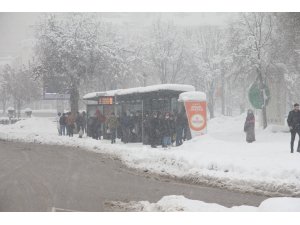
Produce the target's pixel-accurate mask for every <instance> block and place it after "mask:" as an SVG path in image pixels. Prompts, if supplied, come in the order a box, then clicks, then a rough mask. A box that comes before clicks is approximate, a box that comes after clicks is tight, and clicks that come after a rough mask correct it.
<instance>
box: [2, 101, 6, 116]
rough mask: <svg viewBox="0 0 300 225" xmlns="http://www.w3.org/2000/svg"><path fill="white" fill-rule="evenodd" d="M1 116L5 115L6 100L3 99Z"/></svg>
mask: <svg viewBox="0 0 300 225" xmlns="http://www.w3.org/2000/svg"><path fill="white" fill-rule="evenodd" d="M2 110H3V111H2V114H3V115H5V111H6V100H5V99H4V100H3V101H2Z"/></svg>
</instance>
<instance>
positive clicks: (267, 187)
mask: <svg viewBox="0 0 300 225" xmlns="http://www.w3.org/2000/svg"><path fill="white" fill-rule="evenodd" d="M244 119H245V116H244V115H242V116H238V117H224V116H221V117H218V118H215V119H212V120H210V121H209V123H208V134H207V135H204V136H201V137H198V138H196V139H194V140H191V141H188V142H185V143H184V145H182V146H180V147H173V148H171V149H167V150H164V149H162V148H157V149H152V148H150V147H149V146H143V145H142V144H136V143H130V144H126V145H125V144H122V143H120V142H117V144H114V145H111V144H110V141H108V140H104V141H97V140H93V139H91V138H87V137H85V138H82V139H79V138H78V137H77V136H74V137H73V138H69V137H60V136H58V135H57V129H56V123H55V122H54V118H35V117H33V118H30V119H26V120H22V121H19V122H17V123H16V124H13V125H0V138H1V139H5V140H20V141H26V142H36V143H44V144H59V145H68V146H75V147H83V148H85V149H87V150H91V151H96V152H102V153H108V154H111V155H113V156H116V157H118V158H120V159H121V160H122V161H123V162H124V163H125V164H126V165H128V166H129V167H133V168H136V169H142V170H145V171H149V172H154V173H159V174H163V175H167V176H174V177H177V178H180V179H184V180H189V181H190V182H195V183H204V184H210V185H214V186H219V187H225V188H228V189H233V190H241V191H249V192H256V193H264V194H268V195H270V196H299V195H300V154H299V153H294V154H291V153H290V149H289V141H290V134H289V133H282V132H280V133H272V132H271V129H267V130H261V129H257V130H256V139H257V141H256V142H254V143H251V144H248V143H246V142H245V134H244V132H243V124H244ZM297 141H298V140H296V142H297ZM295 144H296V143H295ZM295 148H296V146H295Z"/></svg>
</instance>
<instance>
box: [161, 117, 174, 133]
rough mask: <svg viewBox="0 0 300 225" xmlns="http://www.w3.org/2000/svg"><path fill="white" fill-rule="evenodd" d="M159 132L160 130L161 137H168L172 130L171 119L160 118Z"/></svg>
mask: <svg viewBox="0 0 300 225" xmlns="http://www.w3.org/2000/svg"><path fill="white" fill-rule="evenodd" d="M160 132H161V135H162V136H163V137H170V136H171V133H172V130H171V121H170V119H163V120H161V123H160Z"/></svg>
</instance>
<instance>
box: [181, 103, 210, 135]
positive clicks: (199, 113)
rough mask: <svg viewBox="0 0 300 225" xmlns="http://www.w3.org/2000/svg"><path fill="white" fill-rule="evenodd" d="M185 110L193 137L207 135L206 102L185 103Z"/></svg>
mask: <svg viewBox="0 0 300 225" xmlns="http://www.w3.org/2000/svg"><path fill="white" fill-rule="evenodd" d="M184 105H185V110H186V114H187V118H188V122H189V127H190V130H191V134H192V137H195V136H199V135H202V134H205V133H206V124H207V119H206V102H205V101H201V102H200V101H185V102H184Z"/></svg>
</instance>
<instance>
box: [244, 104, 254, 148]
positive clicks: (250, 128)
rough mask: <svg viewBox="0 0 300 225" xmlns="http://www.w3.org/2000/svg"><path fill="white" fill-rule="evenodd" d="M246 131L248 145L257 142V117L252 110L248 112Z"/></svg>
mask: <svg viewBox="0 0 300 225" xmlns="http://www.w3.org/2000/svg"><path fill="white" fill-rule="evenodd" d="M244 131H245V132H246V141H247V142H248V143H252V142H253V141H255V117H254V114H253V111H252V110H251V109H249V110H248V112H247V118H246V121H245V124H244Z"/></svg>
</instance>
